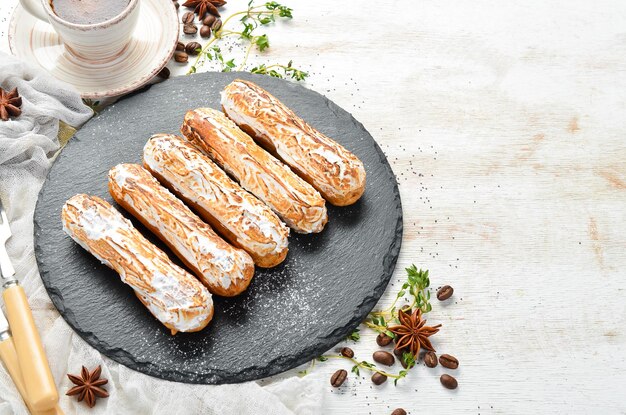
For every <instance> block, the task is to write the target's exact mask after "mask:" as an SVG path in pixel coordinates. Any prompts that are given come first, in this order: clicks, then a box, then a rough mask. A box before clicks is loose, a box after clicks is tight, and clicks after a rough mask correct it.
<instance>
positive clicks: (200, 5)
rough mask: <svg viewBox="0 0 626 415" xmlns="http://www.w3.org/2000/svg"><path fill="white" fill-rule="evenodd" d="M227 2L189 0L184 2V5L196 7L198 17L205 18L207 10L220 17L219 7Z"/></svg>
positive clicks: (219, 0)
mask: <svg viewBox="0 0 626 415" xmlns="http://www.w3.org/2000/svg"><path fill="white" fill-rule="evenodd" d="M225 4H226V2H225V1H224V0H187V1H186V2H185V3H183V6H185V7H189V8H190V9H194V12H196V14H197V15H198V19H204V16H205V15H206V13H207V12H209V13H210V14H212V15H213V16H217V17H220V12H219V11H218V10H217V8H218V7H222V6H223V5H225Z"/></svg>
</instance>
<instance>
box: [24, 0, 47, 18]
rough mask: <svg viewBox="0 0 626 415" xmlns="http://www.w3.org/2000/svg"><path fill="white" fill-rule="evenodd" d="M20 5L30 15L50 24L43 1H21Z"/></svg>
mask: <svg viewBox="0 0 626 415" xmlns="http://www.w3.org/2000/svg"><path fill="white" fill-rule="evenodd" d="M44 1H47V0H44ZM20 4H21V5H22V7H23V8H24V9H25V10H26V11H27V12H28V13H30V14H32V15H33V16H35V17H36V18H38V19H39V20H43V21H44V22H46V23H48V13H46V10H45V9H44V6H43V2H42V0H20Z"/></svg>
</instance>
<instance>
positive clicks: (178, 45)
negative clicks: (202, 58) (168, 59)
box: [176, 42, 185, 52]
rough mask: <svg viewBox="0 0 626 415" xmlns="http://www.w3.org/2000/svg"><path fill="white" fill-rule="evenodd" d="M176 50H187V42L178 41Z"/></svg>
mask: <svg viewBox="0 0 626 415" xmlns="http://www.w3.org/2000/svg"><path fill="white" fill-rule="evenodd" d="M176 50H178V51H181V52H182V51H184V50H185V44H184V43H183V42H178V43H177V44H176Z"/></svg>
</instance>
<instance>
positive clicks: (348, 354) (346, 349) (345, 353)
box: [341, 347, 354, 359]
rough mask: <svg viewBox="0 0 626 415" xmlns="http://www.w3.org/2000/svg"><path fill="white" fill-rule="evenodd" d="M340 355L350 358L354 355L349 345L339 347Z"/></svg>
mask: <svg viewBox="0 0 626 415" xmlns="http://www.w3.org/2000/svg"><path fill="white" fill-rule="evenodd" d="M341 355H342V356H344V357H349V358H350V359H352V358H353V357H354V350H352V349H351V348H349V347H343V348H342V349H341Z"/></svg>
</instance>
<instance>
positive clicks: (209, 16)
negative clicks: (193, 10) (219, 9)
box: [202, 14, 216, 27]
mask: <svg viewBox="0 0 626 415" xmlns="http://www.w3.org/2000/svg"><path fill="white" fill-rule="evenodd" d="M215 19H216V17H215V16H213V15H212V14H207V15H206V17H205V18H204V19H203V20H202V24H203V25H205V26H209V27H210V26H211V25H212V24H213V22H214V21H215Z"/></svg>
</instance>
